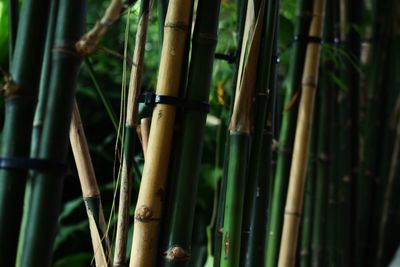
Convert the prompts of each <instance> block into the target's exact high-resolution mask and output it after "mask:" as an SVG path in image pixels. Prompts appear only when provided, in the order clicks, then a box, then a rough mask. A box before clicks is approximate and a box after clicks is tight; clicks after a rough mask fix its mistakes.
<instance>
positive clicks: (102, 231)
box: [69, 102, 111, 267]
mask: <svg viewBox="0 0 400 267" xmlns="http://www.w3.org/2000/svg"><path fill="white" fill-rule="evenodd" d="M69 140H70V142H71V147H72V152H73V154H74V158H75V164H76V168H77V170H78V176H79V181H80V183H81V189H82V195H83V199H84V201H85V206H86V211H87V214H88V218H89V228H90V235H91V239H92V245H93V251H94V257H95V261H96V266H101V267H103V266H104V267H106V266H109V264H110V262H111V258H110V256H111V249H110V242H109V240H108V236H107V225H106V221H105V218H104V214H103V208H102V205H101V200H100V190H99V187H98V185H97V180H96V176H95V173H94V169H93V165H92V160H91V158H90V154H89V147H88V144H87V141H86V136H85V132H84V129H83V125H82V121H81V117H80V114H79V109H78V106H77V104H76V102H75V104H74V110H73V113H72V120H71V128H70V132H69Z"/></svg>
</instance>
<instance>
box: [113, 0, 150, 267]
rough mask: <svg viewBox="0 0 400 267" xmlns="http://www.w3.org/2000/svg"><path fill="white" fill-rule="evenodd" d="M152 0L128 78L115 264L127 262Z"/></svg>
mask: <svg viewBox="0 0 400 267" xmlns="http://www.w3.org/2000/svg"><path fill="white" fill-rule="evenodd" d="M152 3H153V1H152V0H143V1H142V2H141V10H140V16H139V23H138V28H137V32H136V42H135V50H134V54H133V59H132V62H133V64H132V70H131V77H130V81H129V92H128V100H127V110H126V113H127V115H126V122H125V142H124V148H123V150H124V154H123V160H122V170H121V172H120V173H121V185H120V195H119V206H118V221H117V234H116V241H115V251H114V260H113V265H114V266H124V265H125V261H126V260H125V258H126V250H127V240H128V231H129V208H130V204H131V203H130V202H131V189H132V179H131V177H130V175H131V173H132V171H131V169H132V161H133V160H134V158H133V151H134V144H135V141H134V140H135V137H136V127H137V120H138V118H137V113H138V98H139V95H140V85H141V77H142V72H143V58H144V51H145V44H146V37H147V29H148V24H149V15H150V8H151V6H152Z"/></svg>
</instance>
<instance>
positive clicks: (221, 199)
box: [213, 0, 247, 267]
mask: <svg viewBox="0 0 400 267" xmlns="http://www.w3.org/2000/svg"><path fill="white" fill-rule="evenodd" d="M236 6H237V14H236V17H237V23H236V25H237V27H236V32H237V51H236V53H235V57H236V59H238V58H239V57H240V52H241V49H242V40H243V32H244V26H245V18H246V12H247V2H246V1H244V0H237V1H236ZM234 68H235V71H234V75H233V81H234V82H233V85H232V88H236V83H237V77H238V71H239V60H236V64H235V65H234ZM233 91H234V90H233ZM234 97H235V93H233V98H232V99H234ZM232 109H233V101H231V102H230V110H232ZM221 136H222V135H221ZM224 138H225V144H224V163H223V175H222V179H221V183H220V188H219V189H218V190H219V195H218V208H217V215H216V223H215V226H214V242H213V245H214V246H213V255H214V266H215V267H218V266H219V264H220V258H221V252H222V250H221V249H222V247H221V244H222V231H221V229H222V227H223V224H224V207H225V196H226V185H227V172H228V160H229V131H226V135H225V137H224ZM221 139H222V138H221ZM221 139H220V140H221Z"/></svg>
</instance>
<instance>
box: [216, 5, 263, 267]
mask: <svg viewBox="0 0 400 267" xmlns="http://www.w3.org/2000/svg"><path fill="white" fill-rule="evenodd" d="M264 13H265V1H261V4H260V7H259V9H257V10H256V9H255V5H254V3H253V2H252V1H250V2H248V6H247V15H246V16H247V17H246V24H247V23H248V26H247V25H246V26H245V27H248V29H249V30H248V33H249V39H248V42H249V43H248V44H247V42H246V39H244V41H243V46H242V51H241V63H240V64H241V65H242V67H241V68H239V76H238V85H237V87H236V96H235V102H234V107H233V112H232V117H231V123H230V126H229V131H230V135H229V163H228V173H227V187H226V188H227V191H226V198H225V209H224V226H223V238H222V247H223V249H222V253H221V254H222V255H221V259H220V266H221V267H237V266H239V263H240V247H241V235H242V233H241V232H242V217H243V206H244V195H245V185H246V184H245V181H246V179H245V178H246V173H247V166H248V165H247V164H248V156H249V155H248V153H249V142H250V128H251V110H252V97H253V91H254V88H255V82H256V81H255V80H256V77H257V76H256V75H257V64H258V57H259V49H260V40H261V35H262V25H263V21H264ZM253 19H254V20H255V21H254V22H253V21H252V20H253ZM253 23H254V26H251V25H252V24H253ZM246 32H247V31H246V30H245V31H244V33H246ZM245 54H247V57H245V56H244V55H245ZM240 69H242V71H243V74H242V75H241V74H240V73H241V71H240Z"/></svg>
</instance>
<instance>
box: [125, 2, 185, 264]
mask: <svg viewBox="0 0 400 267" xmlns="http://www.w3.org/2000/svg"><path fill="white" fill-rule="evenodd" d="M192 5H193V3H192V1H184V0H171V1H170V2H169V6H168V11H167V17H166V20H165V26H164V41H163V49H162V54H161V62H160V70H159V75H158V83H157V90H156V93H157V94H158V95H167V96H172V97H176V96H178V94H179V88H180V83H181V80H182V79H181V75H182V69H183V66H182V65H183V63H184V58H185V50H186V49H185V47H186V41H187V35H188V33H189V30H190V17H191V9H192ZM175 113H176V107H174V106H172V105H166V104H157V105H156V107H155V108H154V111H153V117H152V125H151V129H150V136H149V143H148V151H147V152H146V162H145V165H144V170H143V176H142V182H141V185H140V190H139V196H138V201H137V204H136V211H135V225H134V232H133V241H132V251H131V261H130V266H131V267H144V266H153V265H154V263H155V256H156V250H157V241H158V232H159V222H160V219H161V213H162V211H161V208H162V202H163V195H164V191H165V179H166V175H167V171H168V163H169V154H170V150H171V142H172V134H173V129H174V121H175Z"/></svg>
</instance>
